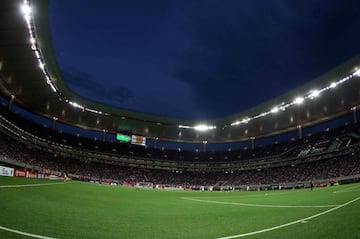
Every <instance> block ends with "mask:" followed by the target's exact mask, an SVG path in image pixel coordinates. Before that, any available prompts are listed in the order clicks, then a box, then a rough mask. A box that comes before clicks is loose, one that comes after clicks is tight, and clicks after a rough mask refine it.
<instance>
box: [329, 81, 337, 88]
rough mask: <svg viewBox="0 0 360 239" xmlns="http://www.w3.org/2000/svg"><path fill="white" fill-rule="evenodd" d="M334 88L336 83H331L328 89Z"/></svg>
mask: <svg viewBox="0 0 360 239" xmlns="http://www.w3.org/2000/svg"><path fill="white" fill-rule="evenodd" d="M336 86H337V83H336V82H333V83H331V84H330V86H329V87H330V88H335V87H336Z"/></svg>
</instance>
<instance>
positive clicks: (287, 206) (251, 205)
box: [181, 197, 339, 208]
mask: <svg viewBox="0 0 360 239" xmlns="http://www.w3.org/2000/svg"><path fill="white" fill-rule="evenodd" d="M181 199H185V200H192V201H196V202H206V203H215V204H225V205H235V206H246V207H270V208H320V207H337V206H339V205H315V206H312V205H310V206H308V205H269V204H250V203H236V202H221V201H211V200H203V199H196V198H187V197H182V198H181Z"/></svg>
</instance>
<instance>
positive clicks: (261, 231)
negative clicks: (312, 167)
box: [216, 197, 360, 239]
mask: <svg viewBox="0 0 360 239" xmlns="http://www.w3.org/2000/svg"><path fill="white" fill-rule="evenodd" d="M359 199H360V197H357V198H355V199H353V200H351V201H348V202H346V203H344V204H341V205H339V206H337V207H334V208H330V209H328V210H326V211H324V212H320V213H317V214H315V215H312V216H310V217H306V218H303V219H300V220H296V221H293V222H289V223H285V224H282V225H279V226H275V227H270V228H265V229H262V230H259V231H254V232H248V233H243V234H238V235H233V236H226V237H219V238H216V239H234V238H240V237H246V236H251V235H255V234H260V233H264V232H269V231H273V230H276V229H280V228H283V227H288V226H291V225H294V224H297V223H301V222H303V221H309V220H311V219H313V218H316V217H319V216H322V215H325V214H328V213H329V212H332V211H335V210H337V209H339V208H342V207H345V206H347V205H349V204H351V203H353V202H355V201H357V200H359Z"/></svg>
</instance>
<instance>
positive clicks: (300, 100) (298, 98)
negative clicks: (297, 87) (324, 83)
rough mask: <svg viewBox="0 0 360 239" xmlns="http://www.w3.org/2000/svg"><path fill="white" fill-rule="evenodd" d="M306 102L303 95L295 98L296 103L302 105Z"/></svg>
mask: <svg viewBox="0 0 360 239" xmlns="http://www.w3.org/2000/svg"><path fill="white" fill-rule="evenodd" d="M303 102H304V98H303V97H296V98H295V100H294V104H297V105H300V104H302V103H303Z"/></svg>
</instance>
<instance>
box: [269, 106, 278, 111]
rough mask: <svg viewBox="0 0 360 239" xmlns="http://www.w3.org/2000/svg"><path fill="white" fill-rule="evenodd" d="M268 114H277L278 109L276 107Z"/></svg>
mask: <svg viewBox="0 0 360 239" xmlns="http://www.w3.org/2000/svg"><path fill="white" fill-rule="evenodd" d="M270 112H271V113H277V112H279V107H277V106H276V107H274V108H272V109H271V111H270Z"/></svg>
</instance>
